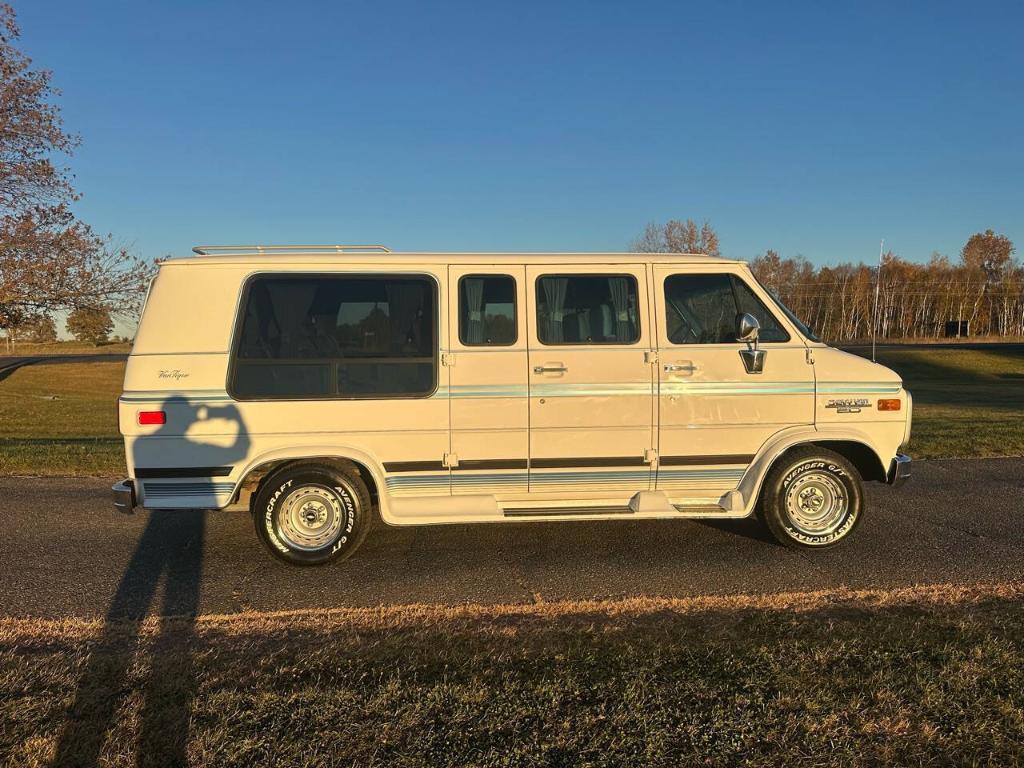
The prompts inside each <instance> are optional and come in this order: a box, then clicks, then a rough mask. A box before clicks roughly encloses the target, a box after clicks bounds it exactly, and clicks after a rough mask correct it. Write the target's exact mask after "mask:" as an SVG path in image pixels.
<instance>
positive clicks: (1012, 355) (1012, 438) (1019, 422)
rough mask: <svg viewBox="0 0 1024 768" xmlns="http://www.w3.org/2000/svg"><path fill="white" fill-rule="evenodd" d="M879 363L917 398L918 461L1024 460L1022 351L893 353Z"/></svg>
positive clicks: (882, 354)
mask: <svg viewBox="0 0 1024 768" xmlns="http://www.w3.org/2000/svg"><path fill="white" fill-rule="evenodd" d="M865 354H868V353H865ZM878 362H880V363H881V364H882V365H886V366H888V367H890V368H892V369H893V370H895V371H897V372H898V373H899V374H900V375H901V376H902V377H903V382H904V385H905V386H906V387H907V388H908V389H909V390H910V392H911V393H912V394H913V396H914V427H913V435H912V437H911V440H910V453H911V455H912V456H913V457H914V458H919V459H932V458H945V457H966V456H1022V455H1024V350H1021V349H1020V348H1017V349H1014V348H1003V347H999V346H993V347H992V348H991V349H985V350H974V349H898V348H891V347H890V348H884V349H881V350H879V353H878Z"/></svg>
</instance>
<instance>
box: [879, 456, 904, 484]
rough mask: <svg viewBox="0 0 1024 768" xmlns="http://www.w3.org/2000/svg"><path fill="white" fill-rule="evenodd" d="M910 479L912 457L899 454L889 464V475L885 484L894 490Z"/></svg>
mask: <svg viewBox="0 0 1024 768" xmlns="http://www.w3.org/2000/svg"><path fill="white" fill-rule="evenodd" d="M909 479H910V457H909V456H907V455H906V454H905V453H897V454H896V458H895V459H893V460H892V462H891V463H890V464H889V473H888V474H887V475H886V477H885V482H887V483H888V484H889V485H891V486H892V487H893V488H898V487H899V486H901V485H903V484H904V483H905V482H907V480H909Z"/></svg>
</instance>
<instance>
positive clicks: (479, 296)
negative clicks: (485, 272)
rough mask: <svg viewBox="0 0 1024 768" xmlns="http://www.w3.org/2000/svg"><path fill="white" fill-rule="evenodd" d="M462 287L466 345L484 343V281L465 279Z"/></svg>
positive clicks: (474, 278)
mask: <svg viewBox="0 0 1024 768" xmlns="http://www.w3.org/2000/svg"><path fill="white" fill-rule="evenodd" d="M462 285H463V287H464V288H465V290H466V343H467V344H483V343H484V313H483V308H484V279H483V278H482V277H467V278H465V279H463V281H462Z"/></svg>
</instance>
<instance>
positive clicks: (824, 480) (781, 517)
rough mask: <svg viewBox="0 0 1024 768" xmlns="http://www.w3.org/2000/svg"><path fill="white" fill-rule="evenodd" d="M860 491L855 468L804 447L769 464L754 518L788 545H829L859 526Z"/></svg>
mask: <svg viewBox="0 0 1024 768" xmlns="http://www.w3.org/2000/svg"><path fill="white" fill-rule="evenodd" d="M863 506H864V492H863V489H862V487H861V480H860V474H859V473H858V472H857V470H856V468H854V466H853V465H852V464H850V462H849V461H847V460H846V459H845V458H843V457H842V456H840V455H839V454H838V453H834V452H833V451H829V450H826V449H824V448H815V447H814V446H807V447H804V448H798V449H796V450H793V451H791V452H789V453H787V454H786V455H785V456H783V457H782V458H781V459H779V460H778V461H777V462H775V465H774V466H772V468H771V470H770V471H769V472H768V476H767V477H766V478H765V482H764V488H763V489H762V491H761V500H760V505H759V509H760V516H761V519H762V520H763V521H764V523H765V525H767V526H768V529H769V530H770V531H771V532H772V535H773V536H775V538H776V539H777V540H778V541H779V542H780V543H782V544H785V545H786V546H788V547H811V548H822V547H829V546H832V545H833V544H837V543H839V542H840V541H841V540H843V539H844V538H846V537H847V536H849V535H850V534H851V533H852V532H853V530H854V528H856V527H857V524H858V523H859V522H860V519H861V516H862V512H863Z"/></svg>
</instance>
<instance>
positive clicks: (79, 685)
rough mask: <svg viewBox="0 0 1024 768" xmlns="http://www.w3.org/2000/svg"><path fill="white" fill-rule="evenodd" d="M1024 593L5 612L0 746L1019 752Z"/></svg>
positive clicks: (352, 760)
mask: <svg viewBox="0 0 1024 768" xmlns="http://www.w3.org/2000/svg"><path fill="white" fill-rule="evenodd" d="M1022 607H1024V583H1018V584H991V585H975V586H956V585H940V586H931V587H921V588H910V589H900V590H884V591H883V590H875V591H872V590H868V591H849V590H835V591H828V592H815V593H794V594H780V595H763V596H736V597H703V598H692V599H685V600H676V599H657V598H647V599H636V600H625V601H614V602H604V601H595V602H578V603H550V604H548V603H541V604H537V605H508V606H497V607H493V606H477V605H467V606H457V607H438V606H429V605H415V606H403V607H382V608H379V609H339V610H324V611H294V612H282V613H270V614H267V613H243V614H237V615H228V616H202V617H199V618H195V619H192V618H188V617H177V618H172V619H164V620H159V619H147V620H145V621H144V622H141V623H138V622H121V623H115V624H105V623H104V622H102V621H83V620H64V621H44V620H38V619H3V620H0V755H4V756H6V758H7V762H6V763H5V764H7V765H11V766H15V765H17V766H33V765H45V764H48V763H50V762H51V761H52V760H53V759H54V756H55V755H56V754H57V750H58V749H60V750H61V752H60V754H61V756H62V757H63V759H64V760H65V762H67V763H69V764H75V763H76V762H83V761H84V762H89V761H90V760H94V759H98V760H99V761H100V762H101V764H104V765H133V764H135V763H136V761H137V760H138V761H139V763H141V764H153V765H158V764H174V763H175V762H178V761H181V760H186V759H187V760H188V761H189V762H190V764H192V765H194V766H215V765H216V766H231V765H239V766H242V765H245V766H249V765H270V764H275V765H410V766H411V765H417V766H419V765H431V766H434V765H451V766H455V765H459V766H461V765H665V766H677V765H688V764H695V763H702V764H728V765H732V764H738V763H746V764H757V765H779V764H796V765H802V764H812V765H836V764H878V763H899V764H928V765H932V764H972V763H979V764H980V763H995V764H1003V765H1007V764H1014V763H1016V762H1021V761H1024V747H1022V746H1021V738H1020V736H1021V734H1022V733H1024V611H1022V610H1021V609H1022ZM69 710H70V711H72V712H73V713H74V719H70V718H69V717H68V712H69ZM58 745H60V746H58Z"/></svg>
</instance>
